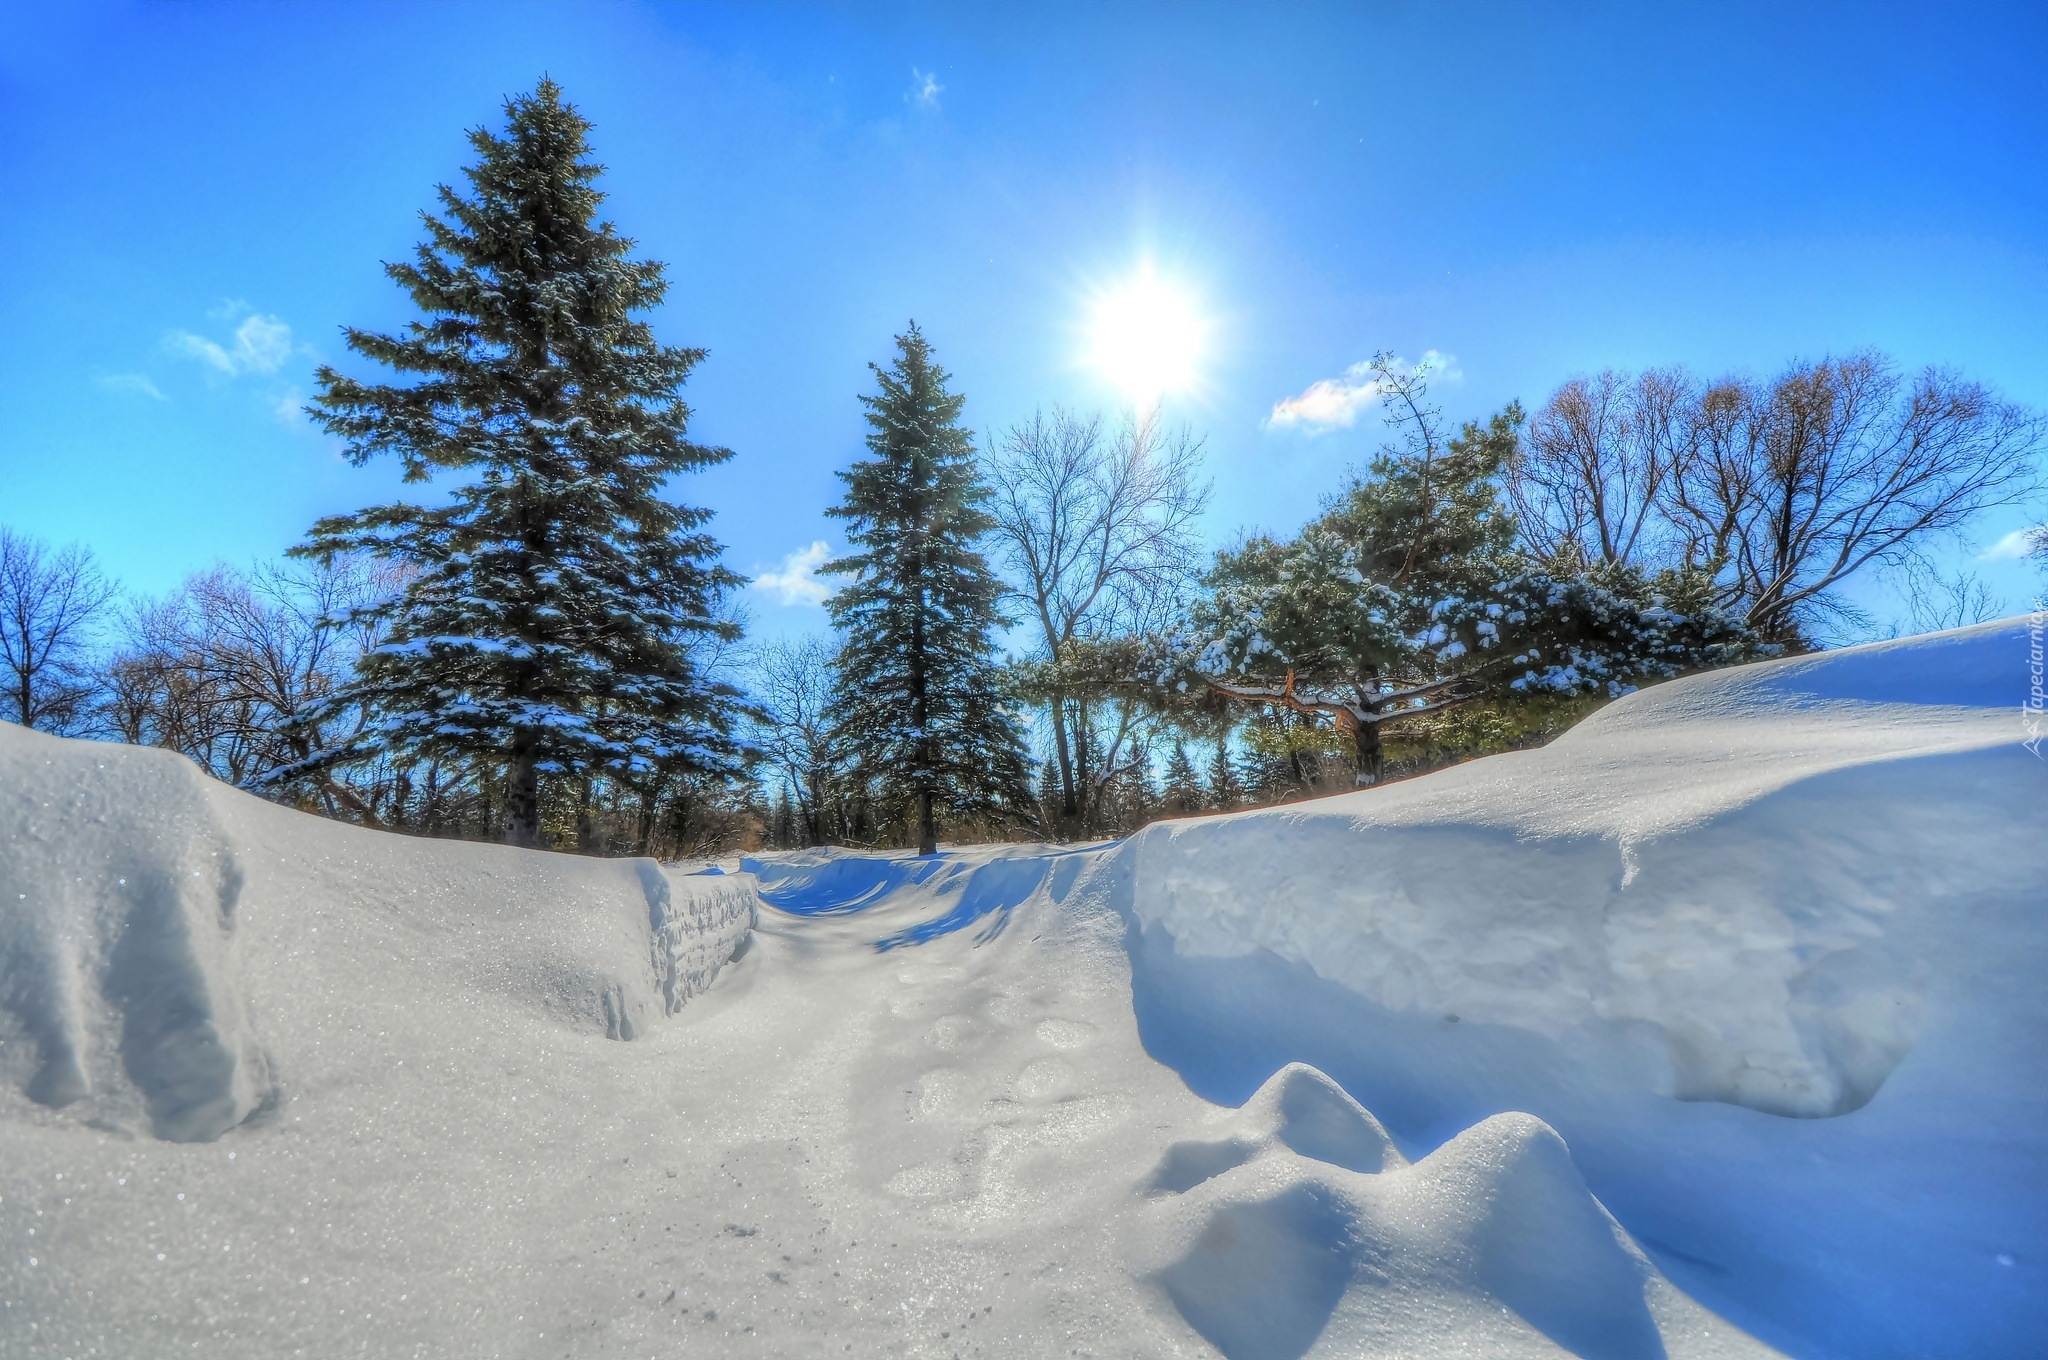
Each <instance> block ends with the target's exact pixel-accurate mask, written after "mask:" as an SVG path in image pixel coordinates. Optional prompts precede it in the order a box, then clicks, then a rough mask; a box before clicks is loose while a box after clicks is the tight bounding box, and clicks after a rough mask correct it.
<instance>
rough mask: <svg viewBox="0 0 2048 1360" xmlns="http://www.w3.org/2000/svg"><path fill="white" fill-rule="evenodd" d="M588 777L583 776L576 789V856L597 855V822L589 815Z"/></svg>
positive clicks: (589, 781)
mask: <svg viewBox="0 0 2048 1360" xmlns="http://www.w3.org/2000/svg"><path fill="white" fill-rule="evenodd" d="M590 785H591V779H590V776H589V775H587V774H586V775H584V776H583V780H582V782H581V783H580V784H579V785H578V786H577V789H576V851H577V853H578V854H583V855H591V854H595V853H597V822H596V819H595V818H593V817H592V816H591V814H590Z"/></svg>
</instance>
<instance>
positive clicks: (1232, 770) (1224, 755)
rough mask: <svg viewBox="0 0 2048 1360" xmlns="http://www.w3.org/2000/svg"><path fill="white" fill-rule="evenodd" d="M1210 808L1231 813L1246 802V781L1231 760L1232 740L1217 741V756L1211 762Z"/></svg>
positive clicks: (1222, 737) (1220, 738) (1220, 739)
mask: <svg viewBox="0 0 2048 1360" xmlns="http://www.w3.org/2000/svg"><path fill="white" fill-rule="evenodd" d="M1208 793H1209V806H1211V807H1213V808H1215V809H1217V810H1218V811H1220V812H1229V811H1231V810H1232V809H1233V808H1235V807H1236V806H1237V805H1238V804H1239V803H1241V802H1243V801H1244V780H1243V779H1242V778H1240V777H1239V776H1238V773H1237V766H1236V765H1235V764H1234V763H1233V762H1232V761H1231V759H1230V738H1229V737H1228V736H1227V735H1226V736H1221V737H1218V738H1217V739H1216V754H1215V755H1214V756H1212V757H1211V758H1210V760H1209V790H1208Z"/></svg>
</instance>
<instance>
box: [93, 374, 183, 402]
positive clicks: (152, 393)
mask: <svg viewBox="0 0 2048 1360" xmlns="http://www.w3.org/2000/svg"><path fill="white" fill-rule="evenodd" d="M93 381H95V382H97V383H98V384H99V385H100V386H101V387H102V388H104V389H106V390H107V391H109V392H132V393H134V394H135V395H136V396H139V397H149V398H151V399H153V400H155V401H169V400H170V398H169V397H167V396H165V395H164V394H163V393H162V392H161V391H160V390H158V388H157V385H156V384H155V383H153V382H151V381H150V380H149V379H148V378H146V377H144V376H143V375H142V374H140V373H105V374H102V375H100V376H99V377H98V378H95V379H94V380H93Z"/></svg>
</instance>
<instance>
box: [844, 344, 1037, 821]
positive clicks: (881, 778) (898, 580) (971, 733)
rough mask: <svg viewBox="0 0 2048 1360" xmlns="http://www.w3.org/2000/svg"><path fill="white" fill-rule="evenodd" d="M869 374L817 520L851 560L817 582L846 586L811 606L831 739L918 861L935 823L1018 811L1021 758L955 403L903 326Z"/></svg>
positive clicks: (977, 490) (979, 491)
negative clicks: (892, 353)
mask: <svg viewBox="0 0 2048 1360" xmlns="http://www.w3.org/2000/svg"><path fill="white" fill-rule="evenodd" d="M869 367H870V368H871V369H873V371H874V374H875V381H876V384H877V386H878V387H879V389H880V390H879V392H878V393H877V394H876V395H875V396H863V397H861V404H862V405H864V406H865V407H867V421H868V425H869V426H870V427H871V429H872V433H870V434H869V435H868V440H867V444H868V450H869V452H870V453H871V454H873V455H874V456H873V457H871V458H865V459H861V460H859V461H857V462H855V463H854V465H853V466H852V467H851V468H849V469H847V470H846V471H844V472H841V473H840V474H839V477H840V480H841V481H843V482H845V483H846V497H845V499H844V500H843V501H841V502H840V504H839V505H838V506H836V507H835V508H834V509H833V510H831V511H830V513H831V514H833V515H835V516H837V517H838V518H840V519H843V520H845V521H846V524H847V531H846V537H847V541H848V542H849V544H850V545H851V547H852V551H850V552H849V553H848V554H847V555H846V556H845V557H841V558H836V559H834V560H833V561H830V562H827V563H826V564H825V565H824V566H823V567H822V568H820V571H821V573H823V574H828V575H839V576H844V577H847V578H849V579H848V580H847V583H846V585H845V586H843V587H842V588H841V589H840V590H839V591H838V592H837V593H836V594H834V595H833V596H832V597H831V599H829V600H827V601H826V604H825V607H826V608H827V609H829V610H830V611H831V613H832V623H833V626H834V627H836V628H837V629H838V630H839V632H840V633H841V635H842V636H843V637H844V639H845V641H844V642H843V643H842V645H841V650H840V653H839V657H838V664H837V670H836V678H835V692H834V708H835V712H834V715H833V723H832V729H833V740H834V742H835V744H836V745H837V746H838V748H839V750H840V751H841V753H842V754H843V755H844V756H845V757H846V758H847V759H848V760H849V762H850V763H851V765H852V771H853V775H854V778H855V779H857V780H859V781H861V782H862V783H864V784H866V785H868V786H869V787H870V788H871V789H873V790H874V791H875V792H876V793H877V794H878V795H879V796H880V799H881V801H882V802H883V803H884V804H885V805H894V807H895V808H896V809H897V810H898V815H899V816H901V817H902V819H903V820H904V821H906V822H908V823H910V824H911V825H912V826H914V828H915V830H916V835H917V841H918V846H919V850H920V852H921V853H923V854H931V853H932V852H933V851H935V850H936V849H937V848H938V830H939V818H940V816H941V815H945V816H964V817H976V816H979V817H986V818H992V819H994V818H1003V817H1010V816H1016V815H1018V814H1019V813H1020V812H1022V810H1023V809H1024V808H1025V807H1026V806H1027V805H1028V803H1029V799H1030V794H1029V790H1028V787H1027V780H1028V758H1027V757H1026V755H1025V753H1024V737H1023V731H1022V728H1021V726H1020V725H1019V724H1018V722H1017V720H1016V718H1015V716H1014V715H1012V714H1011V713H1010V712H1009V710H1008V709H1007V708H1006V707H1005V706H1004V702H1003V698H1004V696H1003V693H1002V688H1001V683H1000V676H999V674H998V669H997V665H996V646H995V638H994V632H995V629H996V627H997V625H998V624H999V623H1000V622H1001V616H1000V612H999V610H998V602H999V601H1000V600H1001V598H1002V592H1003V586H1002V582H1001V581H999V580H998V579H997V577H996V575H995V573H994V572H993V571H992V570H990V568H989V565H988V560H987V559H986V558H985V557H984V556H983V555H982V553H981V551H980V548H979V544H980V543H981V541H982V540H983V539H984V538H986V537H987V535H988V534H989V532H990V531H991V530H992V529H994V528H995V520H994V518H993V517H992V516H990V515H989V513H988V511H987V509H986V508H985V504H984V503H985V502H986V501H987V499H988V489H987V487H986V486H985V485H984V484H983V483H982V481H981V478H980V476H979V474H978V473H977V471H976V469H975V463H974V439H973V435H972V434H971V433H970V432H969V431H967V430H964V429H962V428H961V427H960V424H959V419H960V407H961V403H962V398H961V397H960V396H958V395H957V394H955V393H952V392H949V391H948V390H947V389H946V379H947V374H946V371H945V370H944V369H942V368H940V367H939V366H938V363H937V362H936V361H935V360H934V359H933V357H932V352H931V345H930V343H929V342H927V341H926V340H925V338H924V334H923V333H922V332H921V331H919V330H918V328H917V327H916V326H915V325H912V326H911V327H910V329H909V330H908V331H906V332H905V333H904V334H902V335H900V336H898V337H897V338H896V361H895V362H894V363H893V364H892V365H890V366H889V367H888V368H886V369H885V368H883V367H881V366H880V365H878V364H871V365H869Z"/></svg>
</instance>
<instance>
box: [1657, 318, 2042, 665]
mask: <svg viewBox="0 0 2048 1360" xmlns="http://www.w3.org/2000/svg"><path fill="white" fill-rule="evenodd" d="M1717 386H1718V389H1719V390H1718V392H1717V393H1716V397H1717V402H1716V403H1715V406H1716V408H1717V409H1715V410H1714V411H1713V412H1712V414H1714V415H1715V416H1717V417H1718V422H1717V423H1718V427H1719V428H1720V429H1721V430H1723V431H1725V434H1724V436H1723V437H1722V438H1720V439H1718V440H1715V441H1713V442H1711V443H1703V449H1702V453H1703V456H1702V457H1700V458H1699V459H1698V460H1697V461H1696V464H1695V467H1694V469H1693V472H1692V475H1691V476H1689V477H1687V478H1684V479H1683V480H1682V481H1681V483H1680V491H1681V493H1682V494H1681V495H1680V496H1679V497H1677V498H1675V503H1674V506H1673V510H1674V516H1673V517H1674V519H1675V520H1676V521H1677V522H1678V523H1679V524H1680V525H1682V526H1687V527H1689V528H1691V529H1692V530H1693V532H1694V534H1695V537H1696V541H1704V542H1707V543H1718V544H1721V545H1724V546H1722V547H1721V549H1720V551H1721V552H1722V553H1723V554H1724V555H1725V558H1726V562H1727V567H1726V570H1727V572H1728V586H1729V589H1730V591H1731V593H1732V595H1733V597H1734V598H1735V599H1737V600H1739V601H1740V603H1741V604H1742V605H1743V607H1744V609H1745V610H1746V613H1747V618H1748V622H1749V624H1750V626H1751V627H1753V628H1755V629H1756V630H1757V632H1758V633H1759V634H1761V635H1762V636H1764V637H1765V638H1766V639H1768V640H1770V641H1774V642H1785V643H1797V642H1799V641H1800V640H1801V639H1802V637H1803V630H1802V623H1803V622H1804V621H1805V620H1806V619H1807V618H1809V617H1811V616H1812V614H1813V613H1814V611H1815V610H1817V609H1819V608H1822V607H1824V606H1825V603H1826V597H1827V594H1828V592H1829V591H1830V590H1832V589H1833V588H1834V587H1835V586H1837V585H1838V584H1840V583H1841V582H1842V581H1843V580H1845V579H1846V578H1848V577H1849V576H1850V575H1852V574H1854V573H1855V572H1857V571H1860V570H1862V569H1863V568H1864V567H1867V566H1870V565H1872V564H1878V565H1883V566H1891V567H1906V566H1909V565H1911V564H1912V563H1913V562H1914V561H1915V560H1916V558H1917V557H1918V555H1919V553H1920V552H1921V550H1922V549H1923V548H1924V547H1925V546H1926V545H1927V543H1928V542H1929V541H1930V540H1932V539H1934V538H1936V537H1938V536H1940V535H1943V534H1949V533H1953V532H1955V531H1956V530H1958V529H1960V528H1962V526H1963V525H1964V524H1965V523H1966V522H1967V521H1968V520H1969V519H1970V518H1971V517H1972V516H1974V515H1975V514H1977V513H1978V512H1979V511H1982V510H1985V509H1988V508H1990V507H1992V506H1997V505H2008V504H2012V503H2014V502H2016V501H2019V500H2022V499H2024V498H2026V497H2027V496H2029V495H2031V494H2032V493H2033V492H2034V490H2035V489H2036V488H2037V487H2038V486H2039V485H2040V479H2041V473H2040V466H2039V464H2040V458H2041V454H2042V451H2043V448H2044V445H2048V426H2044V423H2043V421H2042V419H2041V417H2040V416H2039V415H2037V414H2035V413H2034V412H2032V411H2029V410H2027V409H2025V408H2024V407H2020V406H2016V405H2014V404H2012V403H2010V402H2004V401H2000V400H1998V399H1997V398H1996V397H1995V396H1994V395H1993V394H1992V393H1991V392H1990V391H1989V390H1988V389H1986V388H1985V387H1983V386H1982V385H1981V384H1978V383H1973V382H1968V381H1965V380H1964V379H1963V378H1961V377H1960V376H1958V375H1957V374H1955V373H1953V372H1949V371H1947V370H1943V369H1928V370H1926V371H1925V372H1923V373H1921V374H1919V375H1918V376H1917V377H1912V378H1908V377H1905V376H1902V375H1901V374H1899V373H1898V372H1897V371H1896V369H1894V368H1893V366H1892V365H1891V364H1890V363H1889V362H1888V361H1887V360H1885V359H1884V358H1883V357H1882V356H1880V355H1876V354H1855V355H1851V356H1849V357H1848V358H1845V359H1824V360H1822V361H1820V362H1818V363H1810V364H1799V365H1796V366H1794V367H1793V368H1792V369H1790V370H1788V371H1787V372H1786V373H1785V374H1783V375H1782V376H1781V377H1779V378H1778V379H1777V380H1776V381H1775V382H1773V383H1771V384H1770V385H1769V386H1768V387H1761V388H1759V387H1745V386H1744V385H1742V384H1736V383H1724V384H1719V385H1717Z"/></svg>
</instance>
